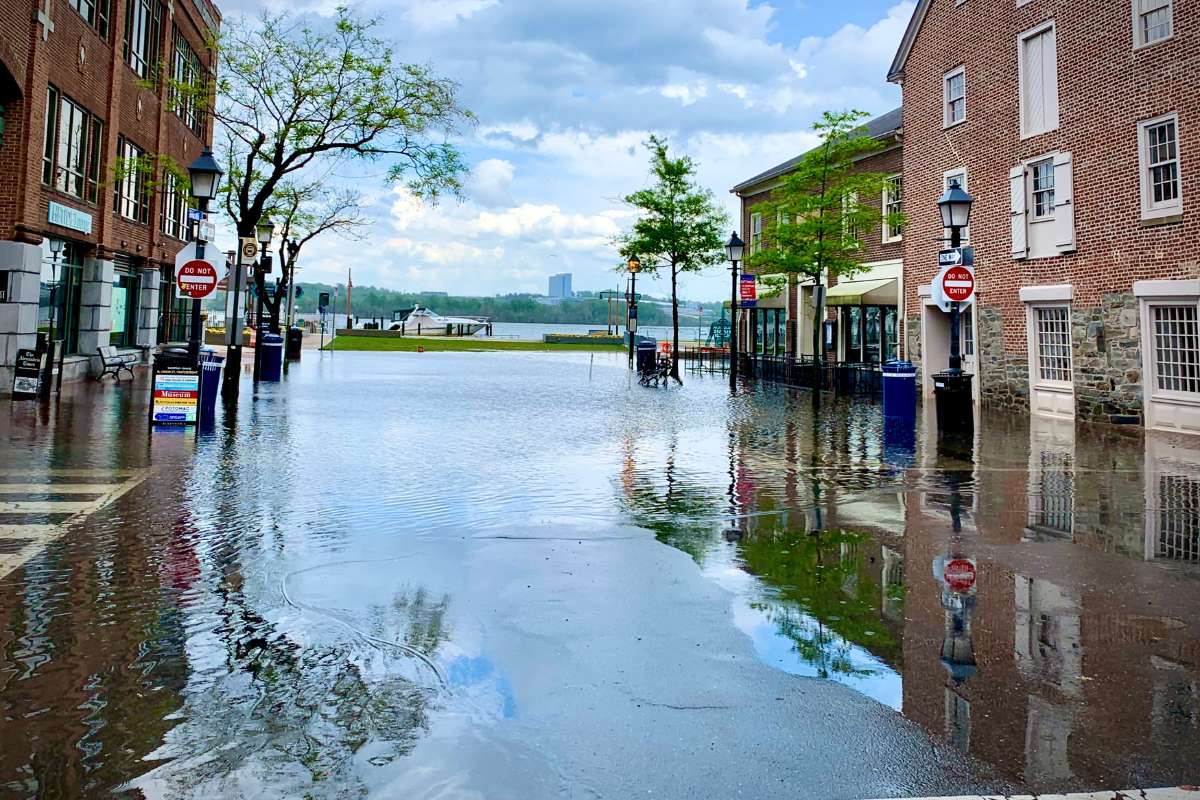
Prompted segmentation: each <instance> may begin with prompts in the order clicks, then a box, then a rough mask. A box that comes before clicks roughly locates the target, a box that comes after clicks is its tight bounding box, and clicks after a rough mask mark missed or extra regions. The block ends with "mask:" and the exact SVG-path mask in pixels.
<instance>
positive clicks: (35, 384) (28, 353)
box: [12, 348, 50, 399]
mask: <svg viewBox="0 0 1200 800" xmlns="http://www.w3.org/2000/svg"><path fill="white" fill-rule="evenodd" d="M49 357H50V356H47V358H49ZM41 387H42V359H41V357H40V356H39V355H38V351H37V350H33V349H25V348H21V349H20V350H18V351H17V363H16V364H14V365H13V385H12V396H13V399H19V398H23V397H37V396H38V392H39V390H40V389H41Z"/></svg>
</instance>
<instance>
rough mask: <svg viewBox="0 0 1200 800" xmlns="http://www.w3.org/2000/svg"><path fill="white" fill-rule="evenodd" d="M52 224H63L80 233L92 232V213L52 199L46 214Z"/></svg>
mask: <svg viewBox="0 0 1200 800" xmlns="http://www.w3.org/2000/svg"><path fill="white" fill-rule="evenodd" d="M46 216H47V219H48V220H49V221H50V223H51V224H52V225H61V226H62V227H64V228H70V229H71V230H73V231H79V232H80V233H91V232H92V215H91V214H87V213H84V212H83V211H77V210H75V209H74V208H71V207H69V206H64V205H63V204H62V203H56V202H54V201H53V200H51V201H50V210H49V213H48V214H47V215H46Z"/></svg>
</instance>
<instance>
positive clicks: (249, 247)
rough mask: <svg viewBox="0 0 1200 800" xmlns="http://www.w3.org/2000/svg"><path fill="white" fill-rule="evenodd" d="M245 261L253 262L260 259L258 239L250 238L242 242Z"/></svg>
mask: <svg viewBox="0 0 1200 800" xmlns="http://www.w3.org/2000/svg"><path fill="white" fill-rule="evenodd" d="M240 244H241V250H242V260H243V261H253V260H254V259H256V258H258V239H255V238H254V237H253V236H248V237H246V238H245V239H241V240H240Z"/></svg>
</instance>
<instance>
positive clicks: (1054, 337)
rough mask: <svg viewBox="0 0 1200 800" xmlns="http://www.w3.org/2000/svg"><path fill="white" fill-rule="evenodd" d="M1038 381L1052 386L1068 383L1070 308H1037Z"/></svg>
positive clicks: (1035, 318)
mask: <svg viewBox="0 0 1200 800" xmlns="http://www.w3.org/2000/svg"><path fill="white" fill-rule="evenodd" d="M1033 315H1034V322H1035V324H1036V330H1035V333H1036V335H1037V369H1038V378H1039V379H1040V380H1043V381H1051V382H1054V383H1070V382H1071V308H1070V306H1036V307H1035V308H1034V309H1033Z"/></svg>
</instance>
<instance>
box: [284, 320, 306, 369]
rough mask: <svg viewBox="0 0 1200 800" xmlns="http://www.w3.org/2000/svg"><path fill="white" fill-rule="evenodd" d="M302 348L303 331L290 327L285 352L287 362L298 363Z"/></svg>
mask: <svg viewBox="0 0 1200 800" xmlns="http://www.w3.org/2000/svg"><path fill="white" fill-rule="evenodd" d="M303 347H304V331H303V329H301V328H296V327H291V328H288V332H287V352H286V353H285V355H286V357H287V360H288V361H299V360H300V350H301V349H302V348H303Z"/></svg>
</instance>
